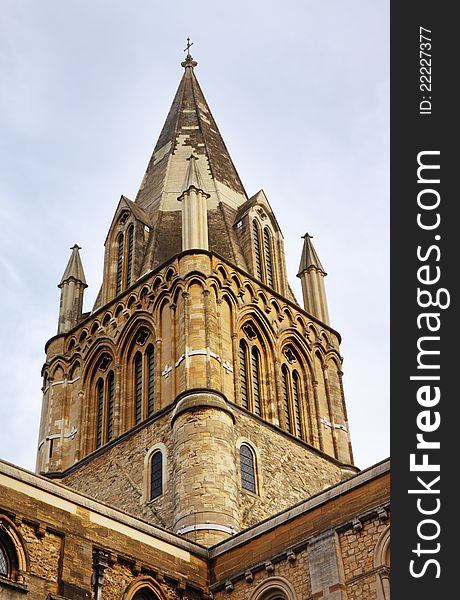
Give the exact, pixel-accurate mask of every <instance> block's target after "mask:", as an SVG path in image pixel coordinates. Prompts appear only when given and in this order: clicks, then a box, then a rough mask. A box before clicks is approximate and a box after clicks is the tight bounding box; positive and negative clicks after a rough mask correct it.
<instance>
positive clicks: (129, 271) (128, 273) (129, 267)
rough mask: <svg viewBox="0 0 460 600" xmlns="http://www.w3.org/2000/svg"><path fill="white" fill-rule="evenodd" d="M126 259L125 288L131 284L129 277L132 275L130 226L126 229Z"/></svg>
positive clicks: (132, 236)
mask: <svg viewBox="0 0 460 600" xmlns="http://www.w3.org/2000/svg"><path fill="white" fill-rule="evenodd" d="M127 245H128V247H127V259H126V287H129V286H130V284H131V276H132V273H133V259H134V225H130V226H129V228H128V241H127Z"/></svg>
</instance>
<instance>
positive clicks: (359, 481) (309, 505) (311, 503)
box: [209, 458, 390, 591]
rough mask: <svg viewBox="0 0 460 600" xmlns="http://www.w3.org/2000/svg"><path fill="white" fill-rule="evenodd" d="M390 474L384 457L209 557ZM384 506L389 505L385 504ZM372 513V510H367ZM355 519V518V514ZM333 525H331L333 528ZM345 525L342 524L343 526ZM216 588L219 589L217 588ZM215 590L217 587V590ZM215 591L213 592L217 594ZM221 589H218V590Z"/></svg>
mask: <svg viewBox="0 0 460 600" xmlns="http://www.w3.org/2000/svg"><path fill="white" fill-rule="evenodd" d="M389 474H390V458H385V459H383V460H381V461H380V462H378V463H376V464H375V465H371V466H370V467H368V468H367V469H364V470H363V471H361V472H360V473H358V474H357V475H354V476H352V477H350V478H349V479H347V480H346V481H342V482H340V483H336V484H335V485H332V486H330V487H328V488H327V489H326V490H324V491H322V492H319V493H318V494H316V495H314V496H311V497H310V498H308V500H304V501H302V502H299V503H297V504H295V505H293V506H292V507H290V508H288V509H287V510H283V511H280V512H279V513H277V514H275V515H273V516H271V517H268V518H267V519H264V520H263V521H260V522H259V523H258V524H257V525H254V526H253V527H248V528H247V529H245V530H243V531H240V532H239V533H236V534H235V535H234V536H232V537H231V538H230V539H227V540H224V541H222V542H219V543H218V544H216V545H214V546H212V547H211V548H210V549H209V555H210V558H211V559H214V558H217V557H218V556H220V555H222V554H224V553H226V552H228V551H229V550H230V549H234V548H236V547H238V546H241V545H243V544H246V543H248V542H251V541H252V540H254V538H257V537H259V536H261V535H264V534H266V533H268V532H269V531H272V530H274V529H277V528H278V527H279V526H280V525H282V524H286V523H288V522H289V521H292V520H294V519H296V518H297V517H299V516H301V515H303V514H305V513H308V512H310V511H311V510H313V509H315V508H317V507H320V506H321V505H322V504H325V503H326V502H329V501H331V500H334V499H336V498H339V497H340V496H343V495H344V494H346V493H348V492H350V491H352V490H354V489H356V488H359V487H361V486H363V485H365V484H366V483H368V482H370V481H372V480H373V479H377V478H379V477H382V476H385V475H389ZM385 504H388V503H387V502H385ZM368 512H369V511H368ZM355 518H356V515H355ZM332 525H333V524H332V523H331V526H332ZM342 526H343V524H342ZM216 587H217V586H216ZM214 589H215V588H214ZM214 589H213V591H214ZM217 589H218V588H217Z"/></svg>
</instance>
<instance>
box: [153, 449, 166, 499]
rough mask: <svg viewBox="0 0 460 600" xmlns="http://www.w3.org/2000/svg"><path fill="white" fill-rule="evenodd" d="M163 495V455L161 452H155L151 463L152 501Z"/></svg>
mask: <svg viewBox="0 0 460 600" xmlns="http://www.w3.org/2000/svg"><path fill="white" fill-rule="evenodd" d="M162 493H163V454H162V453H161V451H160V450H158V451H157V452H154V453H153V455H152V458H151V462H150V499H151V500H153V499H155V498H158V496H161V494H162Z"/></svg>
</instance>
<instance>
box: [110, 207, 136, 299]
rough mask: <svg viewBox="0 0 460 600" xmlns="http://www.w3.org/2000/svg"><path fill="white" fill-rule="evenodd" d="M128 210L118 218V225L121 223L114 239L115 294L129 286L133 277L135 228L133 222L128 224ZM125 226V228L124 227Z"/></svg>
mask: <svg viewBox="0 0 460 600" xmlns="http://www.w3.org/2000/svg"><path fill="white" fill-rule="evenodd" d="M128 219H129V211H124V212H123V213H122V216H121V217H120V219H119V222H118V223H119V225H123V228H122V229H123V230H122V231H120V233H119V234H118V236H117V237H116V240H115V248H114V260H115V263H116V272H115V285H114V288H115V295H116V296H118V294H120V293H121V292H123V291H124V290H126V289H127V288H129V286H130V285H131V283H132V281H133V277H134V246H135V243H134V242H135V229H134V224H132V223H131V224H130V225H128V223H127V220H128ZM125 227H126V229H125Z"/></svg>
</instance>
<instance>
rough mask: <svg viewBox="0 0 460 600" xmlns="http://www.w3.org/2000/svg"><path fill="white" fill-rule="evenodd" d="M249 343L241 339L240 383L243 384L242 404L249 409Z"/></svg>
mask: <svg viewBox="0 0 460 600" xmlns="http://www.w3.org/2000/svg"><path fill="white" fill-rule="evenodd" d="M247 370H248V366H247V345H246V344H245V342H244V341H243V340H241V341H240V384H241V405H242V407H243V408H246V409H248V408H249V403H248V396H249V394H248V378H247Z"/></svg>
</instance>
